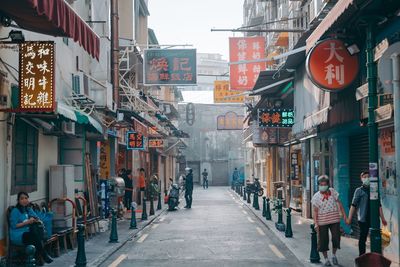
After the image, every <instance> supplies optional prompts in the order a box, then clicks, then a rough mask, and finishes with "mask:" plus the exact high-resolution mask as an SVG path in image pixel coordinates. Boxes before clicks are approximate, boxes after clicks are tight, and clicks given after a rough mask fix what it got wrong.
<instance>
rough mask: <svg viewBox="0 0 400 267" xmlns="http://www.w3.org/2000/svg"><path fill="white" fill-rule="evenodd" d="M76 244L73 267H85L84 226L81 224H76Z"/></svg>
mask: <svg viewBox="0 0 400 267" xmlns="http://www.w3.org/2000/svg"><path fill="white" fill-rule="evenodd" d="M117 239H118V238H117ZM77 242H78V251H77V253H76V260H75V267H85V266H86V263H87V261H86V252H85V226H84V225H83V224H78V236H77Z"/></svg>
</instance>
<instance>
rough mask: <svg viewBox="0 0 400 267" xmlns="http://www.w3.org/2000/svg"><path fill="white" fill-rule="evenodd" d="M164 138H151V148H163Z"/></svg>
mask: <svg viewBox="0 0 400 267" xmlns="http://www.w3.org/2000/svg"><path fill="white" fill-rule="evenodd" d="M163 147H164V139H161V138H149V148H163Z"/></svg>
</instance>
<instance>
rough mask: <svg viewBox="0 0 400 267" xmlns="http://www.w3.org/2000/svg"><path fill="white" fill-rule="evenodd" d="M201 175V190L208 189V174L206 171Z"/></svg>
mask: <svg viewBox="0 0 400 267" xmlns="http://www.w3.org/2000/svg"><path fill="white" fill-rule="evenodd" d="M201 175H203V189H208V172H207V169H204V171H203V172H202V173H201Z"/></svg>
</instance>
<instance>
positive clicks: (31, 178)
mask: <svg viewBox="0 0 400 267" xmlns="http://www.w3.org/2000/svg"><path fill="white" fill-rule="evenodd" d="M37 156H38V130H37V129H36V128H34V127H32V126H31V125H29V124H28V123H26V122H25V121H23V120H22V119H19V118H17V119H16V120H15V127H14V144H13V166H12V184H11V187H12V188H11V191H12V193H13V194H15V193H18V191H21V190H24V191H27V192H32V191H35V190H36V186H37V162H38V160H37Z"/></svg>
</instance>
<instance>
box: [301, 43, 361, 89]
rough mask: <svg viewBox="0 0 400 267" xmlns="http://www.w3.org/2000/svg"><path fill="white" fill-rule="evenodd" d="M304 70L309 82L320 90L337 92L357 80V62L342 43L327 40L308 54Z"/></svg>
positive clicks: (355, 56)
mask: <svg viewBox="0 0 400 267" xmlns="http://www.w3.org/2000/svg"><path fill="white" fill-rule="evenodd" d="M306 68H307V73H308V76H309V77H310V79H311V81H312V82H313V83H314V84H315V85H316V86H318V87H320V88H321V89H324V90H327V91H330V92H337V91H340V90H342V89H345V88H346V87H348V86H350V85H351V84H352V83H353V82H354V80H355V79H356V78H357V74H358V70H359V62H358V57H357V55H351V54H350V53H349V51H348V50H347V48H346V46H345V44H344V42H343V41H342V40H339V39H327V40H324V41H321V42H319V43H317V44H316V45H315V46H314V47H313V48H312V49H311V50H310V52H309V53H308V55H307V61H306Z"/></svg>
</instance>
